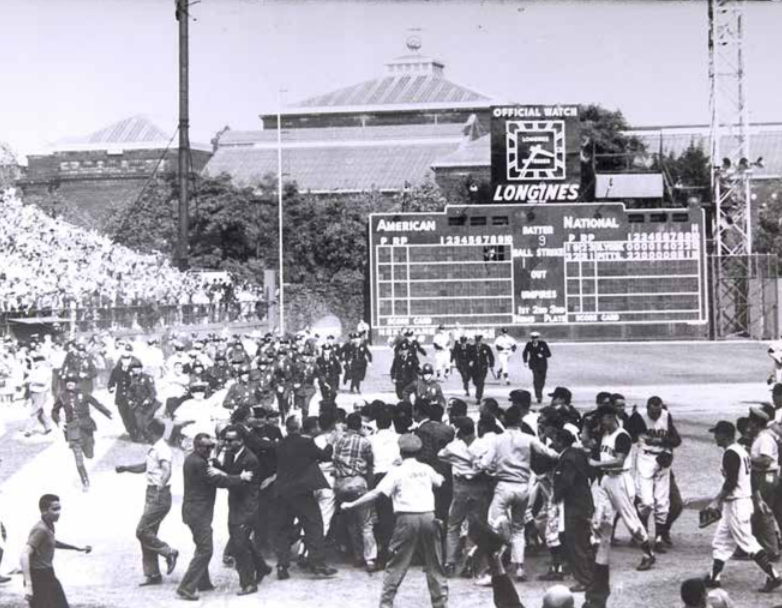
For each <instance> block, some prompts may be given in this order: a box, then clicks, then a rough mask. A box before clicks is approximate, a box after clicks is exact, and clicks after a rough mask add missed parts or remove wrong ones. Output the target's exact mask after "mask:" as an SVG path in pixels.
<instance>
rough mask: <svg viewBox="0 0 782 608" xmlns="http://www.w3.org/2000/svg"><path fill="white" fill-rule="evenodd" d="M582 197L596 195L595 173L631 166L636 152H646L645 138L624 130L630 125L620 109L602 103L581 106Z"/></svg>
mask: <svg viewBox="0 0 782 608" xmlns="http://www.w3.org/2000/svg"><path fill="white" fill-rule="evenodd" d="M579 116H580V119H581V140H582V145H583V147H582V151H581V152H582V154H581V200H584V201H590V200H594V198H595V174H596V173H599V172H611V171H621V170H624V169H629V168H630V167H631V166H632V163H633V159H634V157H635V156H636V155H638V154H642V153H644V152H645V146H644V144H643V142H642V141H641V140H640V139H638V138H637V137H635V136H631V135H627V134H626V133H624V132H625V131H627V130H628V129H629V128H630V125H628V124H627V121H626V120H625V117H624V115H623V114H622V112H621V111H619V110H607V109H605V108H603V107H602V106H600V105H597V104H590V105H585V106H580V109H579Z"/></svg>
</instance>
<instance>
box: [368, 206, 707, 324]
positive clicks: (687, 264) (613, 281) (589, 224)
mask: <svg viewBox="0 0 782 608" xmlns="http://www.w3.org/2000/svg"><path fill="white" fill-rule="evenodd" d="M704 236H705V235H704V218H703V213H702V211H700V210H696V209H670V210H664V209H657V210H654V212H643V211H637V212H636V211H630V212H627V211H626V210H625V208H624V205H622V204H621V203H606V204H597V203H588V204H585V203H577V204H545V205H534V206H530V205H471V206H469V207H462V206H459V207H448V208H446V210H445V212H443V213H434V214H433V213H422V214H396V215H390V214H375V215H373V216H372V217H371V219H370V250H371V251H370V255H371V269H372V272H371V285H372V315H373V323H374V328H375V329H376V331H377V332H378V334H379V335H380V336H390V335H395V334H396V333H397V332H398V331H399V329H400V327H407V326H414V327H417V328H419V329H420V330H422V333H430V332H431V331H433V330H434V328H436V327H437V326H438V325H440V324H442V325H445V326H447V327H454V326H457V325H459V326H461V327H464V328H475V329H478V328H480V329H481V330H485V331H491V329H492V328H495V329H496V328H499V327H512V326H532V325H538V326H539V325H555V324H556V325H562V324H565V325H573V324H617V323H619V324H622V323H632V324H638V323H687V324H703V323H706V322H707V303H706V291H705V261H704Z"/></svg>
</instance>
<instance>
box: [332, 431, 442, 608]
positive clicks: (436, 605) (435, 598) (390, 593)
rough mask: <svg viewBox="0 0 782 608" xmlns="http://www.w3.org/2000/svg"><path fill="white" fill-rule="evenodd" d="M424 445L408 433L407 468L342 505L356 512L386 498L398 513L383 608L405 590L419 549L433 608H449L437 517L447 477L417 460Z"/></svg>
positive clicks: (404, 443)
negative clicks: (436, 502)
mask: <svg viewBox="0 0 782 608" xmlns="http://www.w3.org/2000/svg"><path fill="white" fill-rule="evenodd" d="M421 447H422V443H421V440H420V439H419V438H418V437H416V436H415V435H411V434H406V435H402V436H401V437H400V438H399V452H400V454H401V456H402V463H401V464H400V465H397V466H394V467H392V468H391V469H390V470H389V471H388V473H387V474H386V476H385V477H384V478H383V479H382V480H381V481H380V483H379V484H378V485H377V487H376V488H375V489H374V490H372V491H370V492H367V493H366V494H364V495H363V496H361V497H360V498H358V499H357V500H354V501H353V502H345V503H342V509H343V510H348V511H349V510H351V509H355V508H357V507H360V506H362V505H366V504H369V503H371V502H374V501H375V500H376V499H377V498H378V497H380V496H381V495H385V496H388V497H390V498H391V500H392V501H393V504H394V513H396V525H395V526H394V536H393V538H392V539H391V545H390V547H389V551H390V557H389V560H388V565H387V567H386V572H385V576H384V577H383V591H382V592H381V595H380V608H392V607H393V605H394V598H395V597H396V593H397V590H398V589H399V585H401V584H402V581H403V580H404V579H405V575H406V574H407V570H408V568H409V567H410V562H411V561H412V559H413V555H414V553H415V550H416V547H418V546H420V548H421V552H422V553H423V557H424V565H425V568H426V582H427V586H428V588H429V597H430V599H431V601H432V607H433V608H446V607H447V606H448V581H447V580H446V576H445V569H444V568H443V560H442V522H440V521H439V520H437V519H435V516H434V489H435V488H438V487H440V486H441V485H442V484H443V481H444V480H443V477H442V476H441V475H440V474H439V473H436V472H435V470H434V469H433V468H432V467H430V466H429V465H427V464H424V463H422V462H419V461H418V460H416V454H417V453H418V451H419V450H420V449H421Z"/></svg>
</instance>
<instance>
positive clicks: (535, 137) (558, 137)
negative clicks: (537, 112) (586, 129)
mask: <svg viewBox="0 0 782 608" xmlns="http://www.w3.org/2000/svg"><path fill="white" fill-rule="evenodd" d="M505 128H506V133H505V137H506V139H507V150H508V179H509V180H514V181H541V180H555V179H565V122H564V121H562V120H516V121H508V122H507V123H505Z"/></svg>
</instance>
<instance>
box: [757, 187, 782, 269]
mask: <svg viewBox="0 0 782 608" xmlns="http://www.w3.org/2000/svg"><path fill="white" fill-rule="evenodd" d="M752 191H753V197H754V200H753V201H752V205H753V208H754V209H756V210H757V216H756V217H757V223H756V229H755V231H754V233H753V234H754V241H753V245H754V249H755V252H757V253H772V254H776V255H777V257H778V258H779V259H780V260H782V179H775V180H767V181H766V180H764V181H762V182H761V181H760V180H756V181H755V182H753V184H752Z"/></svg>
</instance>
